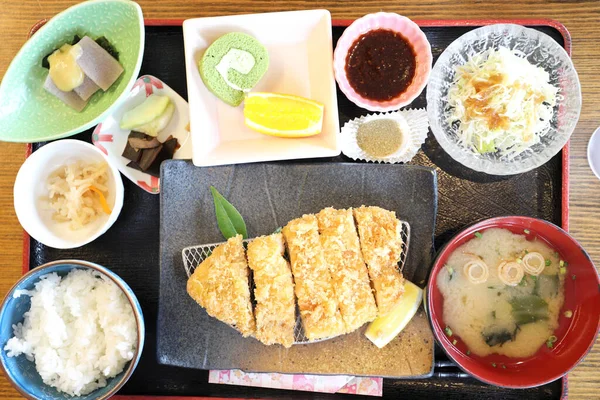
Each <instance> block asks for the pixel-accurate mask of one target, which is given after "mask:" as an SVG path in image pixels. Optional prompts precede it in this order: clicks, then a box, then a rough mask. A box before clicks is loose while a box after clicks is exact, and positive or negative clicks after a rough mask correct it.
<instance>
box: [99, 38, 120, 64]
mask: <svg viewBox="0 0 600 400" xmlns="http://www.w3.org/2000/svg"><path fill="white" fill-rule="evenodd" d="M96 43H98V45H99V46H100V47H102V48H103V49H104V50H106V52H107V53H108V54H110V55H111V56H113V58H114V59H115V60H117V61H119V52H118V51H117V49H115V46H113V45H112V44H111V43H110V42H109V41H108V39H107V38H106V37H105V36H100V37H99V38H98V39H96Z"/></svg>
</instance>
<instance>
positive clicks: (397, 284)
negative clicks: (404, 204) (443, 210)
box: [354, 206, 404, 315]
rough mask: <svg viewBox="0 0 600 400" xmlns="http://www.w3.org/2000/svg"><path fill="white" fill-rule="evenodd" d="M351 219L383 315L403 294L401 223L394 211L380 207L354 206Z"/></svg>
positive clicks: (380, 312) (378, 306)
mask: <svg viewBox="0 0 600 400" xmlns="http://www.w3.org/2000/svg"><path fill="white" fill-rule="evenodd" d="M354 218H355V219H356V223H357V227H358V235H359V237H360V245H361V249H362V254H363V258H364V260H365V262H366V263H367V269H368V270H369V276H370V277H371V283H372V284H373V288H374V289H375V300H376V301H377V308H378V310H379V315H385V314H387V313H388V312H389V311H391V309H392V308H393V307H394V306H395V305H396V304H397V303H398V301H399V300H400V298H401V297H402V294H403V293H404V278H403V277H402V273H400V272H399V271H398V261H399V260H400V256H401V254H402V237H401V235H400V230H401V224H400V221H399V220H398V219H397V218H396V213H394V212H393V211H388V210H384V209H383V208H380V207H365V206H362V207H360V208H355V209H354Z"/></svg>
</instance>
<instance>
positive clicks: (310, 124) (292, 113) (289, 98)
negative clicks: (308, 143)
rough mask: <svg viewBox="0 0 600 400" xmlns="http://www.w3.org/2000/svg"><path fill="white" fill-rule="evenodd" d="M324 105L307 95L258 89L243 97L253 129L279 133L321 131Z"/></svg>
mask: <svg viewBox="0 0 600 400" xmlns="http://www.w3.org/2000/svg"><path fill="white" fill-rule="evenodd" d="M323 109H324V106H323V104H321V103H318V102H316V101H313V100H310V99H305V98H304V97H299V96H293V95H288V94H278V93H264V92H255V93H248V96H247V97H246V100H244V122H245V123H246V126H248V127H249V128H250V129H253V130H255V131H258V132H260V133H264V134H266V135H271V136H278V137H288V138H297V137H306V136H312V135H316V134H319V133H321V129H322V127H323Z"/></svg>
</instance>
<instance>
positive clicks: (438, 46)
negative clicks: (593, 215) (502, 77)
mask: <svg viewBox="0 0 600 400" xmlns="http://www.w3.org/2000/svg"><path fill="white" fill-rule="evenodd" d="M147 22H148V25H147V26H146V46H145V48H146V50H145V54H144V60H143V64H142V69H141V71H140V74H150V75H154V76H156V77H158V78H160V79H161V80H163V81H164V82H165V83H167V84H168V85H169V86H170V87H171V88H173V90H175V91H176V92H178V93H179V94H180V95H181V96H183V97H184V98H187V89H186V79H185V63H184V50H183V34H182V29H181V26H180V25H181V21H166V22H167V23H168V25H166V26H165V25H157V24H160V23H161V22H157V21H147ZM349 22H350V21H337V22H336V25H337V26H334V27H333V40H334V45H335V43H336V42H337V40H338V38H339V37H340V35H341V33H342V32H343V30H344V26H343V25H347V24H348V23H349ZM492 22H515V21H480V22H474V21H453V22H450V21H437V22H436V21H427V22H425V21H424V22H423V23H422V24H421V26H422V29H423V31H424V32H425V34H426V35H427V38H428V39H429V41H430V43H431V48H432V52H433V56H434V61H435V60H436V59H437V57H438V56H439V55H440V53H441V52H442V51H443V50H444V49H445V48H446V47H447V46H448V45H449V44H450V43H451V42H452V41H454V40H455V39H456V38H458V37H459V36H461V35H462V34H464V33H466V32H468V31H469V30H471V29H474V28H476V27H478V26H480V25H483V24H486V23H492ZM520 23H523V24H526V25H535V26H532V27H534V28H535V29H538V30H540V31H542V32H544V33H546V34H548V35H550V36H551V37H552V38H554V39H555V40H556V41H557V42H558V43H559V44H561V45H562V46H567V47H568V46H569V45H570V43H569V42H568V36H563V32H566V30H565V29H564V27H562V26H561V25H560V24H558V23H555V22H552V21H530V22H529V23H527V22H526V21H520ZM435 25H443V26H435ZM567 35H568V34H567ZM338 105H339V114H340V124H341V125H343V124H344V123H345V122H347V121H348V120H349V119H352V118H355V117H357V116H359V115H363V114H366V111H365V110H362V109H360V108H359V107H357V106H355V105H354V104H352V103H351V102H350V101H349V100H347V99H346V97H345V96H344V94H343V93H342V92H340V91H338ZM411 107H425V92H423V94H421V96H419V97H418V98H417V99H416V100H415V101H414V102H413V104H412V105H411ZM91 134H92V132H91V130H88V131H86V132H83V133H81V134H79V135H76V136H75V137H74V138H75V139H79V140H84V141H86V142H90V141H91ZM44 144H45V143H36V144H33V145H32V150H33V151H35V150H37V149H38V148H40V147H41V146H43V145H44ZM563 152H564V151H563ZM563 152H561V153H559V154H558V155H556V156H555V157H554V158H553V159H552V160H550V161H549V162H548V163H546V164H545V165H543V166H542V167H539V168H537V169H535V170H533V171H530V172H527V173H524V174H521V175H517V176H504V177H494V176H489V175H485V174H482V173H477V172H474V171H471V170H468V169H467V168H465V167H463V166H462V165H460V164H458V163H456V162H455V161H453V160H452V159H451V158H450V157H449V156H448V155H447V154H446V153H445V152H444V151H443V150H442V149H441V148H440V147H439V145H438V144H437V142H436V141H435V139H434V138H433V136H432V134H431V133H430V135H429V138H428V139H427V141H426V143H425V144H424V146H423V148H422V151H420V152H419V153H418V155H417V156H416V157H415V159H414V160H413V161H412V162H411V164H417V165H425V166H430V167H433V168H435V169H436V171H437V175H438V188H439V191H438V215H437V227H436V237H435V246H436V247H437V248H439V247H440V246H441V245H442V244H443V243H445V242H446V241H447V240H448V239H450V238H451V237H452V236H453V235H454V234H455V233H457V232H458V231H459V230H461V229H462V228H464V227H465V226H467V225H470V224H472V223H474V222H476V221H478V220H481V219H484V218H489V217H494V216H500V215H526V216H531V217H537V218H542V219H545V220H548V221H551V222H553V223H555V224H557V225H560V224H561V215H562V210H563V197H562V186H563V180H562V176H563V168H566V167H567V166H566V165H564V166H563V162H562V155H563ZM315 161H317V160H315ZM318 161H321V162H322V161H326V162H341V161H343V162H352V160H350V159H349V158H347V157H344V156H338V157H333V158H326V159H319V160H318ZM282 163H286V162H282ZM123 182H124V185H125V201H124V206H123V210H122V211H121V215H120V217H119V219H118V220H117V222H116V223H115V224H114V225H113V227H112V228H111V229H110V230H108V232H107V233H105V234H104V235H103V236H101V237H100V238H99V239H97V240H96V241H94V242H92V243H90V244H88V245H86V246H83V247H81V248H78V249H71V250H57V249H53V248H49V247H46V246H44V245H42V244H40V243H38V242H37V241H35V240H34V239H32V238H30V239H29V241H28V242H27V241H26V244H25V251H27V252H28V254H29V259H28V260H26V265H25V267H26V268H34V267H36V266H38V265H40V264H44V263H46V262H49V261H54V260H59V259H70V258H75V259H81V260H87V261H91V262H95V263H98V264H101V265H104V266H106V267H107V268H109V269H111V270H113V271H114V272H116V273H117V274H119V275H120V276H121V277H122V278H123V279H124V280H125V281H126V282H127V283H128V284H129V285H130V286H131V288H132V289H133V290H134V292H135V293H136V295H137V297H138V299H139V301H140V303H141V305H142V309H143V312H144V316H145V320H146V346H145V348H144V352H143V354H142V358H141V360H140V363H139V365H138V367H137V369H136V370H135V372H134V374H133V376H132V377H131V379H130V380H129V382H128V383H127V384H126V385H125V386H124V387H123V389H122V390H121V391H120V394H121V395H143V396H150V397H151V396H218V397H232V396H238V397H239V396H248V397H255V398H256V397H263V398H278V399H300V398H307V397H310V398H314V399H332V398H335V397H337V396H336V395H327V394H319V393H314V394H312V393H307V392H296V391H287V390H276V389H265V388H256V387H243V386H230V385H216V384H209V383H208V371H205V370H195V369H185V368H178V367H169V366H164V365H160V364H158V362H157V357H156V321H157V312H158V288H159V196H156V195H151V194H149V193H146V192H145V191H143V190H142V189H140V188H139V187H137V186H136V185H135V184H134V183H132V182H130V181H129V180H128V179H124V180H123ZM26 256H27V254H26ZM416 283H421V285H423V284H424V282H416ZM173 328H174V329H177V327H173ZM435 359H436V366H435V369H434V374H433V376H432V377H431V378H429V379H422V380H394V379H384V385H383V397H384V398H389V399H395V398H401V397H402V398H407V399H435V398H445V399H461V400H464V399H502V400H510V399H515V400H520V399H523V398H527V399H558V398H561V397H562V396H563V394H566V390H563V382H565V381H563V380H557V381H555V382H552V383H549V384H547V385H544V386H541V387H538V388H533V389H523V390H511V389H504V388H498V387H494V386H489V385H487V384H484V383H481V382H479V381H477V380H475V379H473V378H471V377H469V376H468V375H467V374H464V373H463V372H461V371H460V370H459V369H458V368H457V367H456V366H455V365H453V364H452V363H451V362H450V361H448V359H447V358H446V357H445V355H444V353H443V352H442V351H441V350H440V349H439V348H438V349H437V350H436V356H435ZM565 387H566V385H565ZM348 398H352V399H356V398H365V399H368V398H370V397H367V396H364V397H363V396H350V395H348Z"/></svg>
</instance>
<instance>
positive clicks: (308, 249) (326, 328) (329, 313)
mask: <svg viewBox="0 0 600 400" xmlns="http://www.w3.org/2000/svg"><path fill="white" fill-rule="evenodd" d="M282 232H283V236H284V238H285V241H286V243H287V247H288V253H289V255H290V262H291V265H292V273H293V275H294V282H295V291H296V297H297V298H298V309H299V310H300V317H301V319H302V326H303V327H304V334H305V335H306V337H307V338H308V339H309V340H316V339H323V338H327V337H332V336H337V335H341V334H343V333H345V331H346V329H345V326H344V321H343V320H342V316H341V314H340V311H339V309H338V302H337V298H336V295H335V291H334V289H333V285H332V280H331V273H330V272H329V267H328V265H327V263H326V262H325V258H324V256H323V248H322V246H321V241H320V239H319V227H318V224H317V218H316V217H315V216H314V215H313V214H307V215H304V216H302V217H301V218H297V219H294V220H292V221H290V222H289V223H288V224H287V225H286V226H285V227H284V228H283V231H282Z"/></svg>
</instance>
